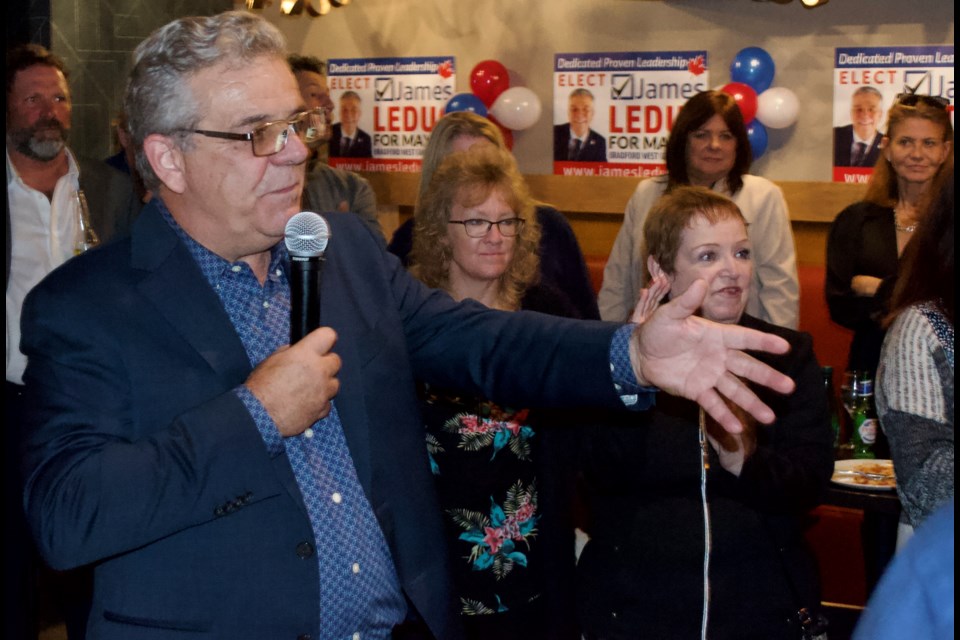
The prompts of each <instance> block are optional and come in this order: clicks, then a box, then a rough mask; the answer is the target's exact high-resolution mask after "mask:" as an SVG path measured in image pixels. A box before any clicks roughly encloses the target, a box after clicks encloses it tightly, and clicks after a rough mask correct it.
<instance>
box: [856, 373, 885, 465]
mask: <svg viewBox="0 0 960 640" xmlns="http://www.w3.org/2000/svg"><path fill="white" fill-rule="evenodd" d="M879 429H880V421H879V420H877V410H876V408H875V407H874V406H873V380H870V379H869V378H865V379H863V380H860V381H859V384H858V389H857V399H856V401H855V403H854V409H853V434H852V436H853V457H854V458H857V459H873V458H876V457H877V454H876V453H875V452H874V444H875V443H876V442H877V431H878V430H879Z"/></svg>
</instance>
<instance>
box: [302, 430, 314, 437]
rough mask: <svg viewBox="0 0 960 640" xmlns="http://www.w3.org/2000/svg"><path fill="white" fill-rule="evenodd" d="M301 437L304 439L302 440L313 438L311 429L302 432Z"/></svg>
mask: <svg viewBox="0 0 960 640" xmlns="http://www.w3.org/2000/svg"><path fill="white" fill-rule="evenodd" d="M303 437H304V438H312V437H313V429H307V430H306V431H304V432H303Z"/></svg>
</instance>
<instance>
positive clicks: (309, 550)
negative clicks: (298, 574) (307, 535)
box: [297, 541, 313, 560]
mask: <svg viewBox="0 0 960 640" xmlns="http://www.w3.org/2000/svg"><path fill="white" fill-rule="evenodd" d="M297 556H298V557H300V558H301V559H303V560H306V559H307V558H310V557H312V556H313V545H312V544H310V543H309V542H306V541H304V542H301V543H300V544H298V545H297Z"/></svg>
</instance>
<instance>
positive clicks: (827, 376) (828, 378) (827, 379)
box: [820, 367, 840, 452]
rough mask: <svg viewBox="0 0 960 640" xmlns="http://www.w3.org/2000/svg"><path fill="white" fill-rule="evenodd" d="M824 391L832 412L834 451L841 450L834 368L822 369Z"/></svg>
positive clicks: (828, 408) (831, 423) (831, 424)
mask: <svg viewBox="0 0 960 640" xmlns="http://www.w3.org/2000/svg"><path fill="white" fill-rule="evenodd" d="M820 371H821V373H822V374H823V390H824V393H826V394H827V410H828V411H829V412H830V428H831V429H833V450H834V451H835V452H836V451H838V450H839V449H840V409H839V406H838V404H837V394H836V393H834V392H833V367H821V369H820Z"/></svg>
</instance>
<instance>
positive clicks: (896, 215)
mask: <svg viewBox="0 0 960 640" xmlns="http://www.w3.org/2000/svg"><path fill="white" fill-rule="evenodd" d="M893 226H894V227H896V229H897V231H902V232H903V233H913V232H914V231H916V229H917V223H916V222H914V223H913V224H901V223H900V212H899V211H897V210H896V209H894V210H893Z"/></svg>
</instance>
